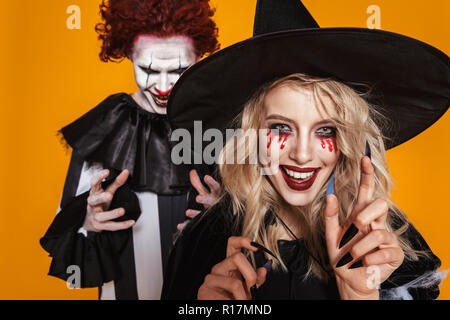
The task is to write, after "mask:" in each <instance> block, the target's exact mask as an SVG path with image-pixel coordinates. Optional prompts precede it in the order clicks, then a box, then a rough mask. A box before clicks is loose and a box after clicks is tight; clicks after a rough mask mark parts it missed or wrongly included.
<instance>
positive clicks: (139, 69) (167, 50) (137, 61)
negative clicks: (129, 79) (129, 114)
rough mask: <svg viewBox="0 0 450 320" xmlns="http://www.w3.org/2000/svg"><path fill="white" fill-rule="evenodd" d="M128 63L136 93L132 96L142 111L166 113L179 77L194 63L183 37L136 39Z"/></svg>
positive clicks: (191, 51)
mask: <svg viewBox="0 0 450 320" xmlns="http://www.w3.org/2000/svg"><path fill="white" fill-rule="evenodd" d="M133 49H134V50H133V53H132V56H131V60H132V61H133V65H134V75H135V79H136V84H137V86H138V87H139V91H138V92H136V93H135V94H134V95H133V98H134V99H135V100H136V102H137V103H138V104H139V105H140V106H141V107H142V108H144V109H146V110H148V111H150V112H155V113H160V114H166V113H167V100H168V97H169V93H170V91H171V90H172V88H173V86H174V84H175V82H177V81H178V79H179V78H180V76H181V74H182V73H183V72H184V71H185V70H186V69H187V68H189V67H190V66H191V65H193V64H194V63H195V62H196V61H197V56H196V54H195V50H194V46H193V43H192V40H191V39H190V38H188V37H185V36H174V37H169V38H160V37H156V36H152V35H140V36H138V37H137V39H136V41H135V44H134V48H133Z"/></svg>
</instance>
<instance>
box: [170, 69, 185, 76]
mask: <svg viewBox="0 0 450 320" xmlns="http://www.w3.org/2000/svg"><path fill="white" fill-rule="evenodd" d="M187 69H188V67H185V68H178V69H176V70H171V71H169V73H177V74H179V75H180V76H181V75H182V74H183V72H185V71H186V70H187Z"/></svg>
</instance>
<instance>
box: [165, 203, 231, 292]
mask: <svg viewBox="0 0 450 320" xmlns="http://www.w3.org/2000/svg"><path fill="white" fill-rule="evenodd" d="M231 235H232V233H231V227H230V222H229V220H228V219H227V217H225V216H224V215H223V210H220V209H218V208H217V206H214V207H212V210H209V211H207V212H205V213H203V212H202V213H201V214H199V215H198V216H197V217H196V218H195V219H193V220H192V221H191V222H190V223H189V224H188V225H187V226H186V227H185V228H184V230H183V232H182V233H181V235H180V237H179V238H178V240H177V242H176V243H175V246H174V248H173V250H172V252H171V254H170V258H169V263H168V264H167V266H168V267H167V269H166V273H165V277H164V284H163V289H162V294H161V299H162V300H195V299H197V292H198V289H199V288H200V286H201V285H202V283H203V281H204V278H205V276H206V275H207V274H208V273H210V271H211V268H212V267H213V266H214V265H216V264H217V263H219V262H220V261H222V260H223V259H224V258H225V256H226V249H227V241H228V238H229V237H230V236H231Z"/></svg>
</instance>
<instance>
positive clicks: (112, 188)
mask: <svg viewBox="0 0 450 320" xmlns="http://www.w3.org/2000/svg"><path fill="white" fill-rule="evenodd" d="M129 176H130V172H129V171H128V170H126V169H125V170H123V171H122V172H121V173H120V174H119V175H118V176H117V177H116V179H114V182H113V183H111V184H110V185H109V187H108V188H107V189H106V191H108V192H111V194H114V193H115V192H116V191H117V189H119V188H120V187H121V186H123V185H124V183H125V182H126V181H127V179H128V177H129Z"/></svg>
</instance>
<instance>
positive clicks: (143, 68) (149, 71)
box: [139, 66, 158, 74]
mask: <svg viewBox="0 0 450 320" xmlns="http://www.w3.org/2000/svg"><path fill="white" fill-rule="evenodd" d="M139 68H141V70H142V71H144V72H145V73H146V74H154V73H158V71H155V70H153V69H152V68H148V67H143V66H139Z"/></svg>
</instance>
